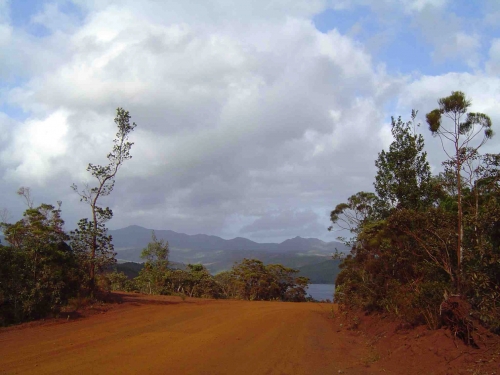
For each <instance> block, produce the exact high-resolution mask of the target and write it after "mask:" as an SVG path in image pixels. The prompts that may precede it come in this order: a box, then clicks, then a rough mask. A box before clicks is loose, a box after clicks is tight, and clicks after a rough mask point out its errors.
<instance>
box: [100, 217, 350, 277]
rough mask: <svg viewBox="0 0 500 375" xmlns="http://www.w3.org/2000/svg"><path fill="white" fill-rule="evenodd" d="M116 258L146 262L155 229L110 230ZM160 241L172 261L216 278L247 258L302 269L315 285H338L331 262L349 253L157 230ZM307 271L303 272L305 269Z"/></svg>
mask: <svg viewBox="0 0 500 375" xmlns="http://www.w3.org/2000/svg"><path fill="white" fill-rule="evenodd" d="M109 234H111V235H112V236H113V245H114V247H115V251H116V252H117V255H116V258H117V259H118V260H119V261H121V262H123V261H131V262H143V261H144V260H143V259H141V257H140V255H141V251H142V249H144V248H145V247H146V246H147V244H148V243H149V242H150V241H151V234H152V230H151V229H146V228H143V227H140V226H137V225H133V226H130V227H127V228H123V229H118V230H110V231H109ZM155 235H156V237H157V238H158V239H162V240H165V241H168V243H169V248H170V255H169V260H170V261H172V262H177V263H181V264H189V263H191V264H198V263H199V264H203V265H204V266H205V267H206V268H207V269H208V270H209V271H210V272H211V273H212V274H216V273H218V272H221V271H225V270H228V269H230V268H231V267H232V266H233V265H234V263H235V262H241V261H242V260H243V259H244V258H247V259H259V260H261V261H262V262H264V263H265V264H282V265H284V266H286V267H291V268H294V269H300V270H301V275H303V276H307V277H309V278H310V279H311V281H312V282H313V283H314V282H316V283H334V281H335V277H336V275H337V273H338V271H339V270H338V262H333V261H330V260H331V255H332V254H333V253H335V250H336V249H337V250H338V251H343V252H346V251H347V250H348V249H347V248H346V246H345V245H343V244H342V243H339V242H324V241H321V240H319V239H317V238H301V237H295V238H292V239H289V240H286V241H284V242H282V243H258V242H254V241H251V240H249V239H246V238H241V237H238V238H234V239H232V240H225V239H222V238H220V237H217V236H209V235H206V234H197V235H187V234H184V233H177V232H174V231H171V230H155ZM303 267H305V268H304V270H303V272H302V268H303Z"/></svg>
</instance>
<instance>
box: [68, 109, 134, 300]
mask: <svg viewBox="0 0 500 375" xmlns="http://www.w3.org/2000/svg"><path fill="white" fill-rule="evenodd" d="M115 124H116V125H117V127H118V132H117V133H116V138H115V139H114V140H113V144H114V145H113V149H112V151H111V152H110V153H109V154H108V155H107V158H108V160H109V163H108V164H107V165H104V166H102V165H94V164H92V163H89V165H88V167H87V171H88V172H90V173H91V175H92V177H94V178H95V179H96V180H97V183H96V184H95V186H93V187H91V186H90V185H88V184H85V185H84V188H83V189H79V188H78V186H77V185H76V184H73V185H72V186H71V187H72V189H73V190H74V191H75V192H76V193H78V194H79V195H80V201H82V202H85V203H87V204H88V205H89V206H90V209H91V212H92V218H91V219H90V220H88V219H82V220H80V222H79V223H78V229H77V230H75V231H74V232H72V247H73V248H74V249H75V251H77V252H78V253H79V254H80V256H81V258H82V260H84V262H85V265H86V266H87V270H88V282H89V288H90V291H91V293H92V294H93V293H94V291H95V275H96V271H97V270H98V269H99V268H100V267H103V266H105V265H106V264H109V263H110V262H112V261H113V260H114V255H115V254H114V252H113V244H112V243H111V240H112V238H111V236H108V235H107V234H106V227H105V223H106V222H107V221H108V220H110V219H111V218H112V217H113V212H112V211H111V209H110V208H109V207H106V208H103V207H101V206H99V204H98V203H99V198H101V197H104V196H107V195H109V194H111V192H112V191H113V188H114V186H115V176H116V173H117V172H118V170H119V169H120V167H121V166H122V165H123V163H124V162H125V161H126V160H128V159H131V158H132V155H130V149H131V148H132V145H133V143H132V142H129V141H128V139H129V134H130V133H131V132H132V131H133V130H134V128H135V127H136V124H135V123H132V124H130V114H129V112H128V111H125V110H124V109H123V108H118V109H117V110H116V117H115Z"/></svg>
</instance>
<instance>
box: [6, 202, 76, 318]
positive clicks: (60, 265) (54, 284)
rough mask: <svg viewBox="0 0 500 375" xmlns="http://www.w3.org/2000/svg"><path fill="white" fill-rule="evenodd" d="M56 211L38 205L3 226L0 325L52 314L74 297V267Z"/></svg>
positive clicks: (61, 221)
mask: <svg viewBox="0 0 500 375" xmlns="http://www.w3.org/2000/svg"><path fill="white" fill-rule="evenodd" d="M60 213H61V211H60V209H59V208H57V209H56V208H55V207H54V206H51V205H47V204H42V205H40V206H39V207H37V208H29V209H28V210H26V211H25V213H24V216H23V218H22V219H21V220H19V221H18V222H16V223H14V224H7V223H2V229H3V232H4V235H5V239H6V240H7V241H8V242H9V244H10V246H0V271H1V272H0V325H6V324H11V323H18V322H22V321H25V320H31V319H37V318H40V317H43V316H45V315H47V314H48V313H57V312H58V311H59V309H60V308H61V306H63V305H64V304H65V303H66V302H67V301H68V299H69V298H70V297H72V296H74V295H75V294H76V293H77V291H78V287H79V279H78V263H77V259H76V257H75V255H74V253H73V252H72V250H71V248H70V247H69V246H68V245H67V244H66V243H65V241H66V240H67V238H68V236H67V235H66V233H65V232H64V230H63V225H64V222H63V220H62V219H61V216H60Z"/></svg>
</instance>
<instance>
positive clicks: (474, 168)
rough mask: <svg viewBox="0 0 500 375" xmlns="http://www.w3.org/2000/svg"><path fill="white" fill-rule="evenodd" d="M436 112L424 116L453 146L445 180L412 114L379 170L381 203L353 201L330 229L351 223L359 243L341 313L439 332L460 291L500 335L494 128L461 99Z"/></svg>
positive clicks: (396, 124)
mask: <svg viewBox="0 0 500 375" xmlns="http://www.w3.org/2000/svg"><path fill="white" fill-rule="evenodd" d="M439 105H440V108H439V109H436V110H434V111H432V112H430V113H429V114H427V122H428V124H429V127H430V129H431V131H432V132H433V133H434V134H436V135H438V136H440V137H442V138H443V139H444V140H446V139H448V140H452V141H454V143H455V145H456V147H455V146H454V147H455V149H454V153H449V156H450V158H449V159H448V160H446V161H445V162H443V165H444V167H445V170H444V172H443V173H441V174H440V175H439V176H432V175H431V174H430V169H429V165H428V163H427V161H426V153H425V151H424V143H423V138H422V136H420V135H417V134H416V133H415V130H416V128H415V127H413V128H412V124H413V121H414V119H415V115H416V112H413V113H412V121H410V122H408V123H404V122H402V121H401V119H398V120H397V121H395V120H394V119H393V122H392V131H393V136H394V141H393V143H392V144H391V146H390V148H389V151H382V152H381V153H380V154H379V157H378V159H377V160H376V162H375V164H376V166H377V168H378V171H377V177H376V181H375V190H376V192H377V195H372V196H369V193H365V192H363V193H358V194H355V195H353V196H352V197H351V198H349V201H348V202H347V203H345V204H339V205H337V207H336V209H335V210H334V211H332V215H331V221H332V223H333V224H334V225H337V226H341V227H342V224H343V223H346V222H347V223H348V224H350V225H351V226H350V227H349V229H350V230H351V232H352V233H354V234H355V237H354V238H353V239H352V240H351V242H350V243H351V246H352V251H351V254H350V255H348V256H347V257H346V258H345V259H344V260H343V261H342V263H341V265H340V269H341V272H340V273H339V275H338V277H337V280H336V291H335V300H336V301H337V302H338V303H339V304H340V306H341V308H343V309H362V310H365V311H383V312H385V313H388V314H391V315H393V316H397V317H399V318H401V319H404V320H406V321H408V322H410V323H412V324H426V325H427V326H428V327H429V328H431V329H435V328H438V327H439V326H440V325H441V324H442V319H441V315H440V307H441V306H442V303H443V302H444V299H445V298H446V296H447V295H449V293H450V292H457V291H461V293H462V296H461V297H460V298H463V299H466V300H467V302H468V303H469V304H470V305H471V306H472V309H473V310H472V314H473V315H474V316H476V317H477V318H478V319H479V320H480V321H481V322H482V323H483V324H485V325H486V326H488V327H489V328H491V329H492V330H498V331H500V239H499V238H500V154H498V155H484V156H481V155H480V154H479V152H478V149H479V147H480V146H481V145H482V144H484V141H485V140H486V139H488V138H489V137H491V135H492V132H491V120H490V119H489V118H488V117H487V116H486V115H483V114H476V113H469V114H467V109H468V107H469V106H470V102H469V101H468V100H466V99H465V95H464V94H463V93H461V92H453V93H452V95H451V96H450V97H447V98H443V99H440V100H439ZM466 114H467V117H466V119H465V121H462V117H464V116H465V115H466ZM442 116H444V117H446V118H447V119H448V120H450V119H451V120H452V121H451V122H452V126H451V127H450V126H448V125H447V124H444V123H443V122H442ZM481 131H484V132H483V138H482V140H481V139H480V140H479V141H478V143H475V146H474V147H472V146H471V144H470V142H471V141H472V140H473V138H474V137H475V136H476V135H478V134H480V132H481ZM445 151H446V150H445ZM364 197H369V200H366V199H365V200H364V201H363V200H362V199H361V198H364ZM353 202H355V204H353ZM364 202H368V204H367V205H365V204H364ZM457 222H458V224H457ZM339 224H340V225H339ZM344 227H345V226H344ZM460 280H462V281H460Z"/></svg>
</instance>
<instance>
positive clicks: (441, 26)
mask: <svg viewBox="0 0 500 375" xmlns="http://www.w3.org/2000/svg"><path fill="white" fill-rule="evenodd" d="M499 25H500V1H498V0H491V1H489V0H483V1H470V0H453V1H452V0H307V1H298V0H297V1H295V0H267V1H263V0H252V1H230V0H183V1H179V0H178V1H171V0H141V1H137V0H73V1H68V0H55V1H54V0H53V1H50V0H47V1H44V0H0V152H1V158H0V194H1V201H0V208H4V209H7V210H8V211H9V212H10V220H11V221H13V220H18V219H19V218H20V216H21V214H22V211H23V210H24V208H25V207H24V206H23V202H22V200H21V199H20V198H19V197H18V196H17V195H16V194H15V193H16V190H17V189H18V188H19V187H20V186H29V187H30V188H31V190H32V192H33V197H34V200H35V204H40V203H42V202H44V203H53V204H55V202H56V201H57V200H61V201H63V206H62V208H63V217H64V219H65V220H66V227H67V229H72V228H73V227H74V225H75V223H76V221H77V220H78V219H79V218H81V217H88V216H89V213H90V210H89V207H88V206H85V205H84V204H83V203H80V202H79V197H78V196H77V195H76V194H75V193H74V192H73V191H72V190H71V189H70V185H71V184H72V183H77V184H82V183H85V182H89V183H92V180H91V179H90V176H89V174H88V173H87V172H86V166H87V164H88V163H89V162H91V163H94V164H105V163H106V161H107V159H106V154H107V153H108V152H109V151H110V150H111V147H112V140H113V138H114V134H115V133H116V129H115V125H114V122H113V118H114V116H115V111H116V108H117V107H123V108H125V109H126V110H128V111H129V112H130V114H131V116H132V120H133V121H134V122H136V123H137V128H136V130H135V131H134V133H133V134H132V136H131V140H132V141H133V142H135V145H134V146H133V148H132V155H133V159H132V160H130V161H128V162H126V163H125V164H124V166H123V168H122V169H121V170H120V171H119V173H118V176H117V181H116V187H115V190H114V192H113V193H112V195H110V196H108V197H105V198H104V199H102V201H101V203H102V204H103V205H109V206H110V207H111V208H112V209H113V211H114V214H115V216H114V218H113V219H112V221H110V222H109V224H108V226H109V227H110V228H112V229H116V228H121V227H124V226H127V225H131V224H137V225H141V226H144V227H147V228H154V229H171V230H175V231H179V232H184V233H189V234H196V233H207V234H214V235H219V236H222V237H224V238H233V237H236V236H242V237H247V238H250V239H253V240H256V241H259V242H264V241H272V242H278V241H282V240H284V239H286V238H290V237H295V236H297V235H299V236H302V237H318V238H321V239H324V240H334V239H335V237H336V236H337V234H335V233H329V232H328V231H327V230H326V228H327V227H328V225H329V217H328V216H329V212H330V211H331V209H332V208H333V207H334V206H335V205H336V204H338V203H340V202H342V201H344V200H345V199H346V198H347V197H348V196H350V195H351V194H353V193H356V192H358V191H361V190H373V185H372V182H373V178H374V175H375V167H374V160H375V158H376V157H377V153H378V152H380V150H382V149H383V148H387V147H388V145H389V144H390V142H391V136H390V128H389V124H390V118H391V116H393V115H394V116H399V115H401V116H402V117H403V118H404V119H408V118H409V115H410V111H411V109H412V108H415V109H418V110H419V111H420V121H421V122H422V123H423V125H422V126H421V128H420V129H421V131H422V133H424V135H425V137H426V145H427V149H428V152H429V155H430V160H431V162H432V165H433V168H434V169H435V171H437V170H438V169H439V168H440V162H441V160H443V158H444V154H443V152H442V151H441V150H440V146H439V141H438V140H437V139H433V138H432V137H431V136H429V134H428V130H427V127H426V126H425V121H424V120H423V118H424V117H423V116H424V115H425V113H427V112H429V111H430V110H432V109H434V108H435V107H436V105H437V99H438V98H440V97H442V96H446V95H449V94H450V93H451V91H452V90H462V91H464V92H465V93H466V94H467V96H468V97H469V98H470V99H471V100H472V102H473V107H472V110H473V111H481V112H484V113H487V114H489V115H490V116H491V117H492V120H493V126H494V129H495V130H496V129H498V127H500V105H499V102H500V28H499ZM496 132H497V133H500V131H498V130H496ZM499 146H500V135H498V136H497V137H496V138H494V139H493V140H492V141H490V142H489V143H488V144H487V145H486V146H485V147H484V148H483V150H484V151H485V152H499V151H500V147H499Z"/></svg>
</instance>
